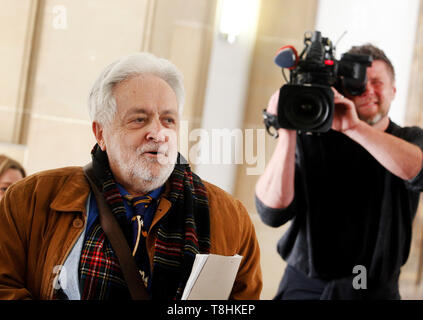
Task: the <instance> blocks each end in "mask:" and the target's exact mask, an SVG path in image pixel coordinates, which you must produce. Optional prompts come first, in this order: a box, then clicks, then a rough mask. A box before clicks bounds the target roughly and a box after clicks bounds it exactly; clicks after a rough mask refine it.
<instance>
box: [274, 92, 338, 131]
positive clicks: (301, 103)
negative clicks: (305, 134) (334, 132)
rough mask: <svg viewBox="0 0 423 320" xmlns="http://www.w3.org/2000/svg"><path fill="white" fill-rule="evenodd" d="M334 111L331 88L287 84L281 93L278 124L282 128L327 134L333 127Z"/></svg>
mask: <svg viewBox="0 0 423 320" xmlns="http://www.w3.org/2000/svg"><path fill="white" fill-rule="evenodd" d="M333 109H334V105H333V92H332V90H331V88H330V87H329V86H323V85H317V84H316V85H314V84H313V85H311V84H285V85H284V86H282V88H281V90H280V92H279V101H278V124H279V126H280V127H281V128H287V129H295V130H304V131H310V132H326V131H328V130H330V127H331V125H332V118H333Z"/></svg>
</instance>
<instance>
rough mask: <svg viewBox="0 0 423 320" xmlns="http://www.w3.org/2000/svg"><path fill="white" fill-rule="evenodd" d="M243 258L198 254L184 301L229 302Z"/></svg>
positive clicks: (185, 291)
mask: <svg viewBox="0 0 423 320" xmlns="http://www.w3.org/2000/svg"><path fill="white" fill-rule="evenodd" d="M241 260H242V256H240V255H238V254H236V255H234V256H221V255H217V254H197V255H196V256H195V260H194V264H193V266H192V271H191V275H190V276H189V278H188V281H187V284H186V286H185V290H184V293H183V294H182V300H227V299H228V298H229V295H230V294H231V291H232V287H233V285H234V282H235V278H236V275H237V273H238V269H239V265H240V263H241Z"/></svg>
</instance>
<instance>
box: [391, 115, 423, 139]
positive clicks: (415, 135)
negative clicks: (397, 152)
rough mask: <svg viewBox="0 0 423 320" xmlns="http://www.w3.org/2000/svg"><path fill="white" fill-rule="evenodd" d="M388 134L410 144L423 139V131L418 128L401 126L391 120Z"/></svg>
mask: <svg viewBox="0 0 423 320" xmlns="http://www.w3.org/2000/svg"><path fill="white" fill-rule="evenodd" d="M386 132H387V133H390V134H392V135H394V136H397V137H398V138H402V139H404V140H407V141H409V142H413V141H414V140H421V139H423V129H422V128H420V127H418V126H400V125H398V124H396V123H395V122H393V121H392V120H391V122H390V124H389V126H388V129H387V130H386Z"/></svg>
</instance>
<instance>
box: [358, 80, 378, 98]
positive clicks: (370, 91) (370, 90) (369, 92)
mask: <svg viewBox="0 0 423 320" xmlns="http://www.w3.org/2000/svg"><path fill="white" fill-rule="evenodd" d="M374 93H375V90H374V88H373V85H372V84H371V83H370V81H367V83H366V90H365V91H364V92H363V93H362V94H361V95H362V96H370V95H373V94H374Z"/></svg>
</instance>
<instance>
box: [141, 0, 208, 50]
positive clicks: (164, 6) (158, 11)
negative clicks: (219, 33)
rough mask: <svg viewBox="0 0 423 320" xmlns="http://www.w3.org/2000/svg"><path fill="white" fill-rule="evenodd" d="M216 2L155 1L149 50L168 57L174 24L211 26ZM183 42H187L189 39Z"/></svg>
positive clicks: (186, 0)
mask: <svg viewBox="0 0 423 320" xmlns="http://www.w3.org/2000/svg"><path fill="white" fill-rule="evenodd" d="M215 5H216V0H155V16H154V21H153V27H152V32H153V34H154V36H153V37H151V39H150V46H149V49H150V50H151V51H152V52H153V53H155V54H159V55H162V56H163V57H165V58H169V57H170V53H171V43H172V41H171V39H172V37H173V35H172V30H173V28H174V25H175V23H178V22H179V23H181V22H184V23H185V24H192V25H201V26H210V27H211V26H212V25H213V23H214V8H215ZM185 41H188V42H189V39H186V40H185Z"/></svg>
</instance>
